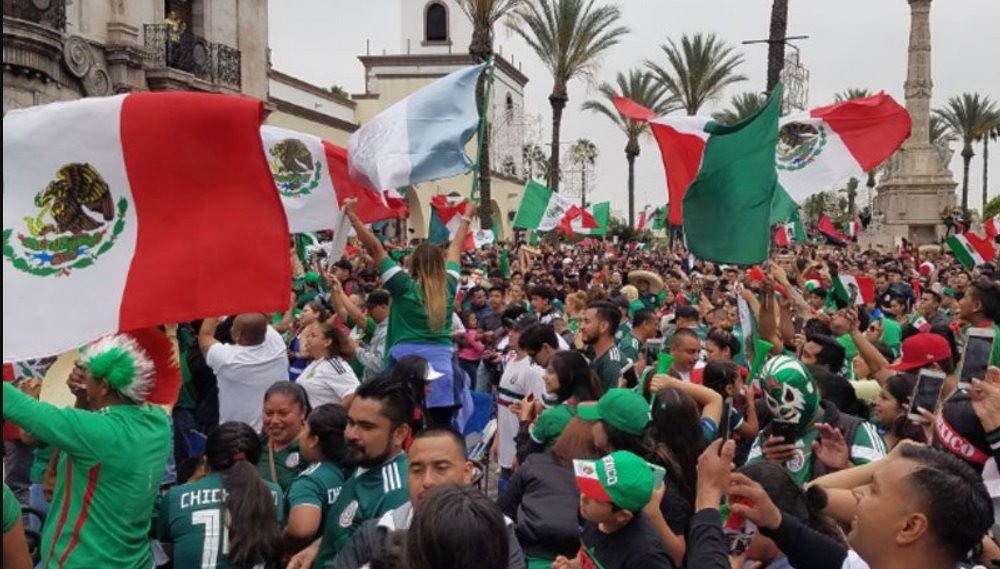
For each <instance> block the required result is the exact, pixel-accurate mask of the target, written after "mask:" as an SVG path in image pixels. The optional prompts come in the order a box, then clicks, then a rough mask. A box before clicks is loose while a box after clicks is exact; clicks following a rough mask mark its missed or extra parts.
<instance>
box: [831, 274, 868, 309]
mask: <svg viewBox="0 0 1000 569" xmlns="http://www.w3.org/2000/svg"><path fill="white" fill-rule="evenodd" d="M833 289H834V293H835V294H836V295H837V297H838V298H840V299H841V300H843V301H844V302H847V303H850V302H851V299H852V298H853V299H854V304H857V305H865V304H870V303H872V302H875V279H873V278H872V277H866V276H864V275H837V278H836V279H834V281H833Z"/></svg>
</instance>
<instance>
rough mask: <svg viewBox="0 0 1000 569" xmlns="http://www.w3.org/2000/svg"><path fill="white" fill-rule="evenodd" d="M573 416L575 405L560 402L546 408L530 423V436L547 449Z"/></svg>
mask: <svg viewBox="0 0 1000 569" xmlns="http://www.w3.org/2000/svg"><path fill="white" fill-rule="evenodd" d="M575 416H576V406H574V405H570V404H568V403H560V404H559V405H556V406H555V407H553V408H551V409H546V410H545V411H542V414H541V415H539V416H538V418H537V419H535V423H534V424H533V425H531V438H532V439H533V440H534V441H535V442H536V443H538V444H540V445H544V446H545V450H546V451H547V450H549V449H551V448H552V445H554V444H555V443H556V439H558V438H559V435H561V434H562V432H563V429H565V428H566V425H568V424H569V422H570V421H571V420H572V419H573V417H575Z"/></svg>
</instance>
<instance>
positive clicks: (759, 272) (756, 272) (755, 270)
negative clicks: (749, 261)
mask: <svg viewBox="0 0 1000 569" xmlns="http://www.w3.org/2000/svg"><path fill="white" fill-rule="evenodd" d="M750 279H751V280H755V281H762V280H764V270H763V269H761V268H760V265H754V266H753V267H752V268H751V269H750Z"/></svg>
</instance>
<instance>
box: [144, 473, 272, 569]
mask: <svg viewBox="0 0 1000 569" xmlns="http://www.w3.org/2000/svg"><path fill="white" fill-rule="evenodd" d="M264 484H265V485H266V486H267V487H268V489H269V490H271V494H272V496H274V507H275V514H276V516H275V517H276V518H277V521H278V526H279V527H280V526H281V522H282V520H284V501H283V500H282V499H281V488H279V487H278V485H277V484H273V483H271V482H264ZM225 499H226V492H225V490H223V488H222V476H221V475H220V474H219V473H217V472H213V473H211V474H209V475H208V476H206V477H204V478H202V479H201V480H199V481H197V482H191V483H189V484H184V485H183V486H177V487H174V488H172V489H171V490H170V491H169V492H167V494H166V496H164V497H163V499H162V500H161V501H160V508H159V513H158V515H157V524H156V525H157V528H156V534H157V539H159V540H160V542H162V543H170V544H173V559H174V567H201V568H203V569H205V568H209V567H212V568H218V569H243V568H244V567H245V568H246V569H250V568H249V566H242V565H235V564H233V563H231V562H230V561H229V559H228V558H227V557H226V552H227V551H228V549H229V532H228V531H225V529H224V527H225V522H226V520H225V516H224V515H223V505H224V504H223V502H224V500H225Z"/></svg>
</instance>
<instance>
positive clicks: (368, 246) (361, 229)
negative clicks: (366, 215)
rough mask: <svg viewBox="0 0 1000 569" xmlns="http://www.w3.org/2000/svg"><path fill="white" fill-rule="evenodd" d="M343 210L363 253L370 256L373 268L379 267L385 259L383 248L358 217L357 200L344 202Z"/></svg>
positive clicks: (352, 199) (351, 199) (349, 199)
mask: <svg viewBox="0 0 1000 569" xmlns="http://www.w3.org/2000/svg"><path fill="white" fill-rule="evenodd" d="M343 208H344V213H345V214H347V219H348V220H350V222H351V226H353V227H354V232H355V233H357V234H358V241H361V245H362V246H363V247H364V248H365V251H368V254H369V255H371V256H372V259H373V260H374V261H375V266H379V265H381V264H382V260H383V259H385V248H384V247H382V242H381V241H379V240H378V237H375V234H374V233H372V231H371V229H368V226H367V225H365V224H364V222H362V221H361V218H360V217H358V200H357V199H356V198H348V199H346V200H344V205H343Z"/></svg>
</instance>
